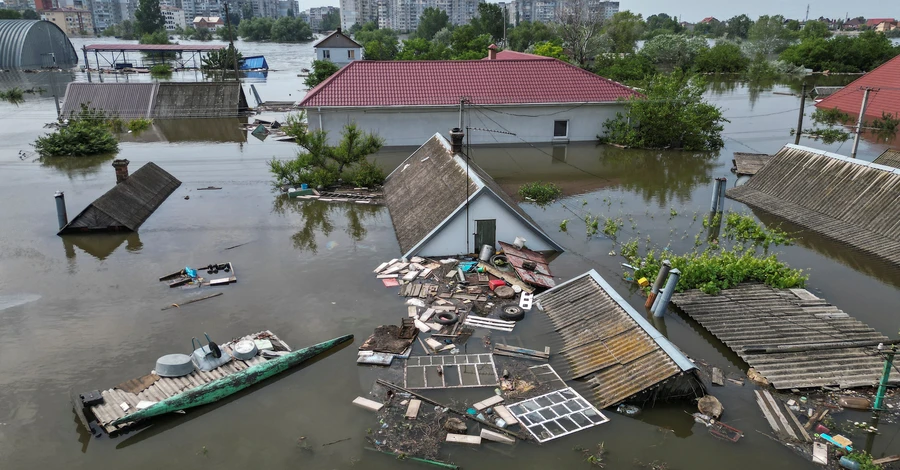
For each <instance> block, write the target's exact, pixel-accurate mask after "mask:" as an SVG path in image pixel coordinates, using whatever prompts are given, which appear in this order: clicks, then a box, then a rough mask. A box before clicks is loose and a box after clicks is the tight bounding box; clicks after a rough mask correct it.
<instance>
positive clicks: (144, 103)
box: [61, 82, 159, 119]
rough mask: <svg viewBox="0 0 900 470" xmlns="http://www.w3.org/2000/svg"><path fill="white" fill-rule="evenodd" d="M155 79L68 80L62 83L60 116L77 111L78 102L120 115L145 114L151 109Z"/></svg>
mask: <svg viewBox="0 0 900 470" xmlns="http://www.w3.org/2000/svg"><path fill="white" fill-rule="evenodd" d="M158 88H159V83H158V82H153V83H84V82H72V83H69V85H68V86H67V87H66V96H65V99H64V101H63V105H62V114H61V115H62V116H64V117H69V116H71V115H73V114H78V113H79V112H81V105H82V104H84V105H87V106H88V108H90V109H96V110H100V111H103V112H104V113H106V114H108V115H111V116H118V117H121V118H123V119H134V118H149V117H151V115H152V114H151V113H152V112H153V104H154V102H155V99H156V91H157V89H158Z"/></svg>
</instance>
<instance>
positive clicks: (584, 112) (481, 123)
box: [307, 53, 624, 147]
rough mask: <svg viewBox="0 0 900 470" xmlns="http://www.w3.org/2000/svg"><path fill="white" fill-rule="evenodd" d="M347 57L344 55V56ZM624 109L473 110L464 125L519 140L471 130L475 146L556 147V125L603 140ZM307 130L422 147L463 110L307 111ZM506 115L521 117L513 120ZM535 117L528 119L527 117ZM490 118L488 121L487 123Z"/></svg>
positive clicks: (572, 136) (575, 137) (577, 138)
mask: <svg viewBox="0 0 900 470" xmlns="http://www.w3.org/2000/svg"><path fill="white" fill-rule="evenodd" d="M345 55H346V53H345ZM623 109H624V107H623V105H621V104H618V103H610V104H588V105H580V106H579V105H577V104H572V105H565V106H469V107H467V110H466V113H465V116H466V123H465V126H467V127H473V128H482V129H493V130H498V131H509V132H513V133H515V134H516V135H514V136H513V135H506V134H498V133H492V132H485V131H478V130H473V131H471V132H470V135H469V138H470V139H471V143H472V144H507V143H522V142H523V141H524V142H531V143H546V142H553V141H554V140H558V139H554V137H553V124H554V121H557V120H565V121H568V122H569V127H568V129H569V132H568V134H569V135H568V141H570V142H584V141H594V140H597V136H598V135H602V134H603V133H604V132H603V122H604V121H606V120H607V119H611V118H613V117H615V115H616V113H617V112H622V111H623ZM307 112H308V116H309V126H310V128H311V129H318V128H319V126H320V123H321V126H322V127H324V129H325V130H326V131H328V137H329V140H330V141H331V143H332V144H334V143H336V142H337V141H338V140H339V139H340V135H341V130H342V129H343V128H344V126H345V125H347V124H349V123H351V122H355V123H356V124H357V125H358V126H359V127H360V128H362V129H363V130H366V131H369V132H375V133H377V134H378V135H380V136H381V137H383V138H384V139H385V146H388V147H393V146H419V145H422V142H425V141H427V140H428V139H430V138H431V136H433V135H434V133H435V132H440V133H442V134H444V135H447V134H448V133H449V132H450V129H452V128H454V127H457V126H458V125H459V108H456V107H452V108H451V107H445V108H314V107H311V108H307ZM507 113H513V114H518V115H520V116H513V115H510V114H507ZM521 115H527V116H536V117H527V116H521ZM489 118H490V119H489Z"/></svg>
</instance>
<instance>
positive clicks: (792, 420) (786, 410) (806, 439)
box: [784, 403, 812, 442]
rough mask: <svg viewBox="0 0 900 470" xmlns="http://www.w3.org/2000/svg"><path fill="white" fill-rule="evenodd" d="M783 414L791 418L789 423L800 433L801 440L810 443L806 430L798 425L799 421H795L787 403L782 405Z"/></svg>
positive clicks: (795, 418)
mask: <svg viewBox="0 0 900 470" xmlns="http://www.w3.org/2000/svg"><path fill="white" fill-rule="evenodd" d="M784 412H785V414H787V415H788V417H789V418H791V422H793V423H794V426H796V427H797V430H798V431H800V435H801V436H803V440H804V441H806V442H811V441H812V439H810V438H809V433H807V432H806V429H803V426H802V425H801V424H800V421H799V420H797V417H796V416H794V412H793V411H791V409H790V408H789V407H788V405H787V403H785V404H784Z"/></svg>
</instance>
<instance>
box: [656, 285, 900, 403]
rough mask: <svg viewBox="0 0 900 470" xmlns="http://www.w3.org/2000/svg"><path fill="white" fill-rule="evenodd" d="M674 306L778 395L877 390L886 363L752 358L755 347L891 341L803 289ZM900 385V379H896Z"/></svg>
mask: <svg viewBox="0 0 900 470" xmlns="http://www.w3.org/2000/svg"><path fill="white" fill-rule="evenodd" d="M672 302H673V303H674V304H675V305H676V306H678V308H680V309H681V310H682V311H684V313H686V314H687V315H689V316H690V317H691V318H693V319H694V320H696V321H697V322H699V323H700V325H701V326H703V327H704V328H706V329H707V330H709V332H710V333H712V334H713V335H715V336H716V337H717V338H719V339H720V340H722V342H723V343H725V346H728V348H729V349H731V350H732V351H734V352H735V353H737V355H738V356H740V357H741V359H743V360H745V361H746V362H747V363H748V364H749V365H750V366H751V367H754V368H755V369H756V370H757V371H759V373H761V374H762V375H763V376H765V377H766V378H767V379H768V380H769V382H771V383H772V385H774V386H775V388H777V389H791V388H810V387H821V386H840V387H861V386H871V385H875V384H876V383H877V382H878V380H879V378H880V377H881V371H882V367H883V364H882V362H883V361H882V360H881V358H880V357H878V356H876V355H872V354H870V353H869V350H870V349H872V348H873V347H868V348H842V349H830V350H822V351H807V352H783V353H777V354H758V353H757V354H748V353H747V352H745V349H746V348H747V347H748V346H753V347H778V346H782V347H784V346H786V345H806V346H813V345H827V344H829V343H831V344H834V343H841V342H847V341H887V339H888V338H887V337H886V336H884V335H882V334H881V333H879V332H877V331H875V330H873V329H872V328H870V327H869V326H868V325H866V324H865V323H863V322H861V321H859V320H856V319H854V318H852V317H850V316H849V315H847V314H846V313H844V312H843V311H841V310H840V309H838V308H837V307H835V306H833V305H831V304H829V303H828V302H826V301H825V300H823V299H820V298H818V297H816V296H814V295H813V294H811V293H810V292H809V291H807V290H805V289H773V288H771V287H768V286H765V285H762V284H741V285H738V286H737V287H734V288H732V289H726V290H723V291H721V292H720V293H719V294H718V295H708V294H704V293H703V292H700V291H699V290H690V291H687V292H684V293H681V294H675V295H674V296H673V297H672ZM894 380H895V381H900V377H896V376H895V377H894Z"/></svg>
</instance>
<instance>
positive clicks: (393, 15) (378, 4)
mask: <svg viewBox="0 0 900 470" xmlns="http://www.w3.org/2000/svg"><path fill="white" fill-rule="evenodd" d="M483 2H484V0H341V28H343V29H345V30H348V31H349V29H350V28H351V27H352V26H353V25H354V24H357V23H358V24H360V25H362V24H365V23H367V22H369V21H374V22H375V23H377V24H378V27H379V28H390V29H395V30H398V31H402V32H409V31H413V30H415V29H416V28H418V26H419V18H421V16H422V12H423V11H425V9H426V8H437V9H440V10H443V11H445V12H447V16H448V17H449V19H450V23H452V24H454V25H464V24H469V22H470V21H472V18H475V16H477V15H478V4H479V3H483Z"/></svg>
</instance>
